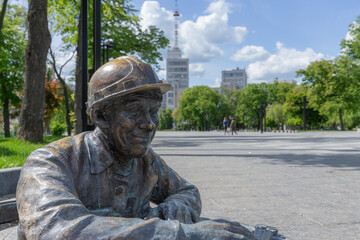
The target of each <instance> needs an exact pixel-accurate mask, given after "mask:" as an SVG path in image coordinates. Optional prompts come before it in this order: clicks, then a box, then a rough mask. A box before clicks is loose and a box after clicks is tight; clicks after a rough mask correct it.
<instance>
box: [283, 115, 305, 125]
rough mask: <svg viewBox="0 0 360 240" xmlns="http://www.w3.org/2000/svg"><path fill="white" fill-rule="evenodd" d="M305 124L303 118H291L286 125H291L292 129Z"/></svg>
mask: <svg viewBox="0 0 360 240" xmlns="http://www.w3.org/2000/svg"><path fill="white" fill-rule="evenodd" d="M302 124H303V121H302V119H301V118H299V117H290V118H289V119H288V120H287V121H286V125H289V126H291V127H295V126H301V125H302Z"/></svg>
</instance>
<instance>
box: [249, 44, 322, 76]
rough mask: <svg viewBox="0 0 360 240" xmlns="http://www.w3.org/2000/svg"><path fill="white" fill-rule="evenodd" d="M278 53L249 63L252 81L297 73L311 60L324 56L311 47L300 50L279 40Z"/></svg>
mask: <svg viewBox="0 0 360 240" xmlns="http://www.w3.org/2000/svg"><path fill="white" fill-rule="evenodd" d="M276 47H277V53H276V54H271V55H270V56H269V57H268V58H267V59H266V60H262V61H257V62H254V63H251V64H249V67H248V70H247V72H248V74H249V78H250V80H251V81H259V80H263V79H265V80H271V79H273V78H274V77H280V76H285V75H286V74H293V75H294V74H295V72H296V71H297V70H298V69H300V68H305V67H306V66H307V65H308V64H309V63H310V62H313V61H316V60H320V59H322V58H324V55H323V54H322V53H315V51H314V50H313V49H311V48H307V49H305V51H298V50H296V49H294V48H285V47H284V46H283V44H282V43H280V42H277V43H276Z"/></svg>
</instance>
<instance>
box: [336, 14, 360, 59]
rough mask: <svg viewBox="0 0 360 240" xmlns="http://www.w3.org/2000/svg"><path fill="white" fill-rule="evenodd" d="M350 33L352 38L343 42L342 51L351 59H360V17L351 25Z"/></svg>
mask: <svg viewBox="0 0 360 240" xmlns="http://www.w3.org/2000/svg"><path fill="white" fill-rule="evenodd" d="M349 33H350V36H351V38H350V39H344V40H343V41H342V42H341V44H340V45H341V48H342V51H343V52H344V53H345V54H346V55H347V56H349V57H351V58H354V59H358V60H359V59H360V16H358V18H357V20H356V21H355V22H354V23H352V24H350V26H349Z"/></svg>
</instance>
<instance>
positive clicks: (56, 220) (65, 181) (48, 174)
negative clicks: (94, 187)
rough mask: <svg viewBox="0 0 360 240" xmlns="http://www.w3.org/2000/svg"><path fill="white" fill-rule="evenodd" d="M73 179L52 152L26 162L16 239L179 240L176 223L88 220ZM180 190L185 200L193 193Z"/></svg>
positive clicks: (93, 217) (37, 153)
mask: <svg viewBox="0 0 360 240" xmlns="http://www.w3.org/2000/svg"><path fill="white" fill-rule="evenodd" d="M171 174H172V173H171ZM73 178H74V176H73V175H72V173H71V171H70V168H69V166H68V164H67V163H66V161H64V158H63V157H62V156H61V154H60V153H59V152H58V151H55V150H54V149H49V148H42V149H40V150H36V151H35V152H33V153H32V154H31V155H30V156H29V157H28V159H27V160H26V163H25V165H24V166H23V169H22V172H21V176H20V179H19V182H18V186H17V193H16V194H17V207H18V212H19V219H20V221H19V225H20V228H19V229H22V230H21V233H19V236H20V239H28V240H31V239H139V236H141V239H183V233H182V225H181V224H180V223H179V222H178V221H163V220H160V219H159V218H153V219H150V220H147V221H146V220H143V219H139V218H119V217H102V216H97V215H94V214H91V213H90V211H89V210H88V209H87V208H86V207H85V206H84V205H83V204H82V202H81V201H80V200H79V198H78V196H77V193H76V191H75V186H74V180H73ZM175 184H178V183H175ZM182 189H184V193H183V194H184V196H186V195H187V194H188V193H186V192H191V191H193V190H190V189H191V188H190V187H183V188H182ZM185 189H189V190H185ZM179 196H180V195H179ZM189 201H192V200H190V198H189Z"/></svg>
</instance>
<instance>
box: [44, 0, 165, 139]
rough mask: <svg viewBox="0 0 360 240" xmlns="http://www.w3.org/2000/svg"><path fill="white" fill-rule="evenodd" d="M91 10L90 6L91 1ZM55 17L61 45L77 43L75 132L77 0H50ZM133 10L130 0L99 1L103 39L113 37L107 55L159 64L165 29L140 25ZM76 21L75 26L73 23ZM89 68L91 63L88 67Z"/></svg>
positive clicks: (78, 70)
mask: <svg viewBox="0 0 360 240" xmlns="http://www.w3.org/2000/svg"><path fill="white" fill-rule="evenodd" d="M89 9H90V13H89V15H90V16H91V14H92V6H91V5H90V8H89ZM49 10H50V13H51V15H52V21H54V25H53V26H54V28H53V29H54V31H55V32H58V33H59V34H60V35H61V36H62V40H63V41H64V43H65V44H64V49H69V48H72V47H74V46H77V58H76V75H75V82H76V90H75V118H76V126H75V131H76V133H79V132H81V129H82V126H81V111H82V110H81V87H82V86H81V84H82V83H81V68H80V61H81V59H82V56H81V55H80V54H79V53H80V52H79V49H81V47H82V42H81V34H82V33H81V31H80V26H81V22H82V21H83V19H82V16H81V15H80V2H79V1H55V0H52V1H50V7H49ZM135 13H136V10H135V9H134V8H133V6H132V5H131V4H130V1H129V0H115V1H112V0H104V1H102V39H104V40H105V41H106V40H110V39H111V40H112V41H114V43H115V46H114V48H113V49H111V51H110V57H118V56H121V55H128V54H130V55H138V57H139V58H141V59H142V60H143V61H146V62H148V63H150V64H153V65H154V66H155V67H156V68H159V66H158V64H157V62H158V61H159V60H162V57H161V53H160V52H159V51H158V50H159V49H161V48H165V47H166V46H167V45H168V43H169V41H168V40H167V39H166V38H165V37H164V33H163V32H162V31H160V30H159V29H157V28H156V27H154V26H150V27H149V28H148V29H144V30H143V29H141V27H140V24H139V18H138V17H137V16H136V15H135ZM76 25H77V26H78V27H76ZM92 28H93V24H92V18H90V21H89V40H90V41H89V46H92V43H93V42H92ZM92 50H93V48H92V47H90V48H89V56H92ZM89 63H90V64H89V66H92V59H91V58H89ZM90 68H91V67H90Z"/></svg>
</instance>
